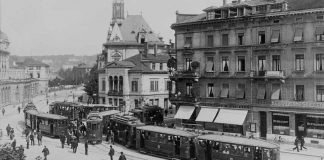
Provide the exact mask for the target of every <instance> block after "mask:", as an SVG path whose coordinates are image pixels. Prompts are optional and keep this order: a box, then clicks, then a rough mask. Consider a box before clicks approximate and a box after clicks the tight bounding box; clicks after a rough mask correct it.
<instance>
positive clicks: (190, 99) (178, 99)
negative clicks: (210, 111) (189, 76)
mask: <svg viewBox="0 0 324 160" xmlns="http://www.w3.org/2000/svg"><path fill="white" fill-rule="evenodd" d="M169 99H170V101H171V102H174V103H186V102H188V103H195V102H198V98H197V97H195V96H190V95H181V96H177V95H176V94H170V95H169Z"/></svg>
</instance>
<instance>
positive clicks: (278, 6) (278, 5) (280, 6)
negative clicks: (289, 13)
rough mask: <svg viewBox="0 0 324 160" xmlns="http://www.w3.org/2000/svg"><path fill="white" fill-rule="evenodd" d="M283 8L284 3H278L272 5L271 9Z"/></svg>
mask: <svg viewBox="0 0 324 160" xmlns="http://www.w3.org/2000/svg"><path fill="white" fill-rule="evenodd" d="M281 8H282V4H281V3H278V4H273V5H271V6H270V9H281Z"/></svg>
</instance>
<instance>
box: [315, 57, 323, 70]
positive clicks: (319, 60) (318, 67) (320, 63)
mask: <svg viewBox="0 0 324 160" xmlns="http://www.w3.org/2000/svg"><path fill="white" fill-rule="evenodd" d="M323 70H324V54H316V71H323Z"/></svg>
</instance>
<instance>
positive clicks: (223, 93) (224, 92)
mask: <svg viewBox="0 0 324 160" xmlns="http://www.w3.org/2000/svg"><path fill="white" fill-rule="evenodd" d="M221 98H229V84H227V83H224V84H223V85H222V90H221Z"/></svg>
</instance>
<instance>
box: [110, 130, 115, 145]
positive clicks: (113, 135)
mask: <svg viewBox="0 0 324 160" xmlns="http://www.w3.org/2000/svg"><path fill="white" fill-rule="evenodd" d="M110 141H111V142H110V143H112V144H115V134H114V132H113V131H111V130H110Z"/></svg>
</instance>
